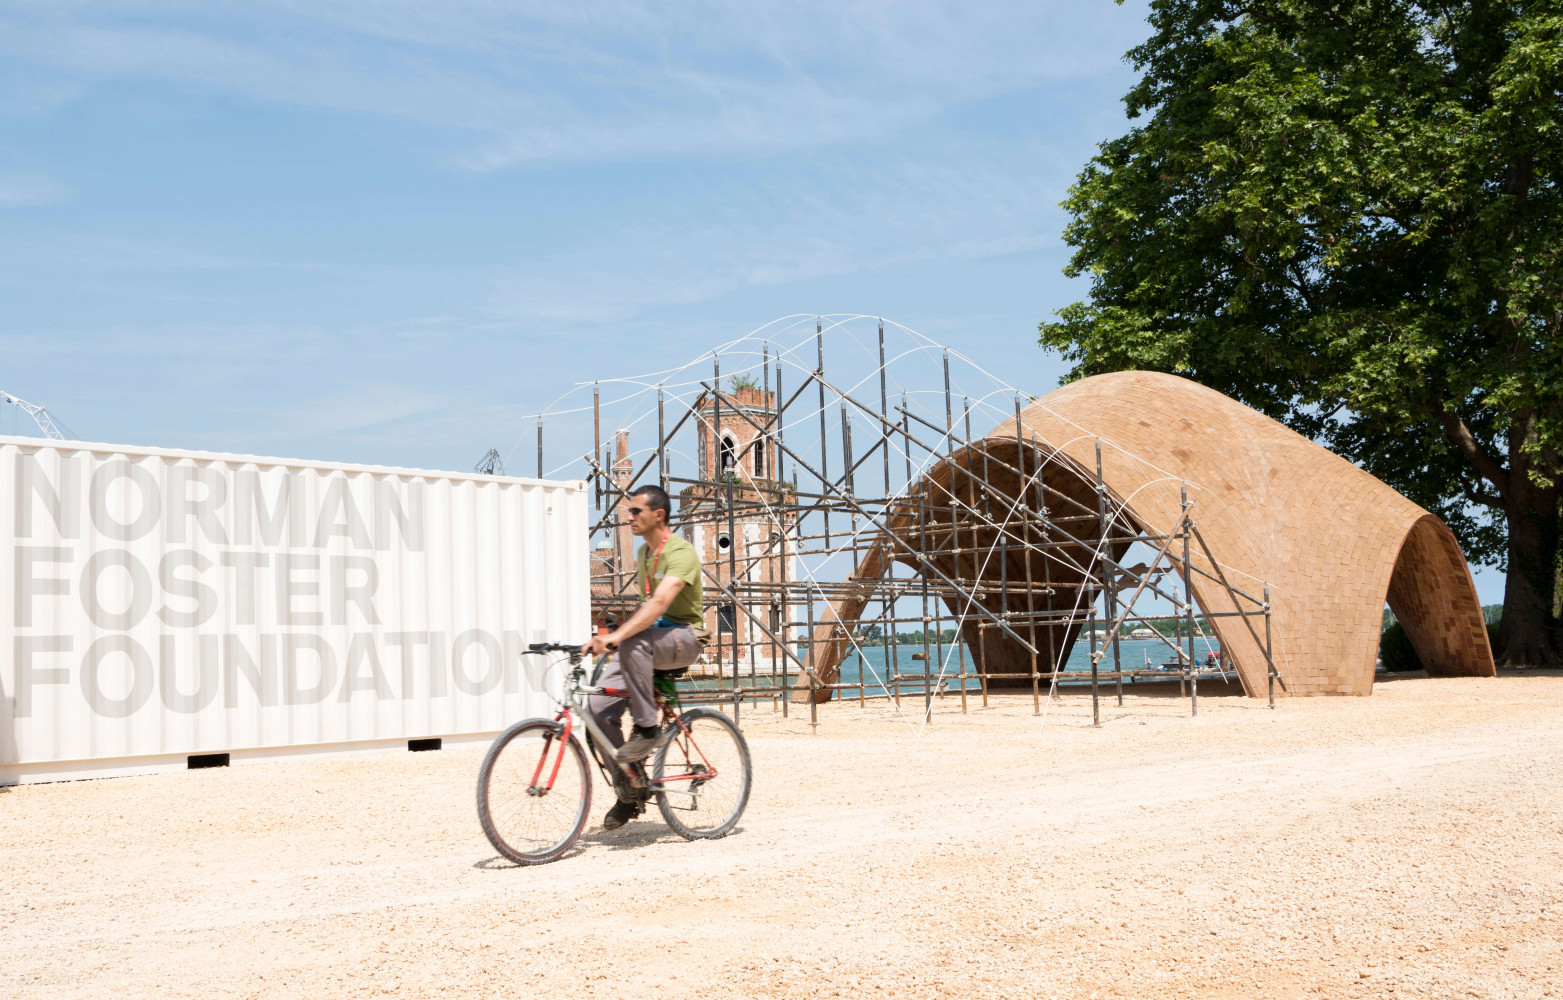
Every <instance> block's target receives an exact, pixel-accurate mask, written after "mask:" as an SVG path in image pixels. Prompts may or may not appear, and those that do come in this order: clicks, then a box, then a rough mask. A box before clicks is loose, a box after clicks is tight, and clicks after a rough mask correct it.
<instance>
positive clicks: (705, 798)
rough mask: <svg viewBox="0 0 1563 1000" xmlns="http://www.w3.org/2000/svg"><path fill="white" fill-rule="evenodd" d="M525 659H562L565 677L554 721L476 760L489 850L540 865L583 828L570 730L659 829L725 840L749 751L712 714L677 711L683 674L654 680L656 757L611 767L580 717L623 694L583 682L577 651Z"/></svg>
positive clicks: (525, 728) (584, 786) (586, 790)
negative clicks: (652, 813)
mask: <svg viewBox="0 0 1563 1000" xmlns="http://www.w3.org/2000/svg"><path fill="white" fill-rule="evenodd" d="M528 652H529V653H533V654H536V655H546V654H548V653H556V652H557V653H567V654H568V655H569V662H570V672H569V675H568V676H567V678H566V679H565V686H564V692H563V694H562V696H561V697H560V699H559V712H558V714H556V715H555V716H554V717H553V718H552V719H542V718H538V719H525V720H523V721H521V722H518V723H516V724H515V725H513V726H511V727H510V728H509V729H507V730H505V731H504V732H503V733H500V734H499V737H498V738H497V739H495V740H494V744H493V746H491V747H489V751H488V755H487V756H485V757H484V758H483V766H482V767H481V768H480V769H479V770H478V820H479V822H481V823H482V824H483V832H484V833H485V834H486V835H487V836H488V839H489V843H491V844H493V845H494V849H495V850H497V851H498V852H499V853H500V854H502V855H504V856H505V857H506V858H509V859H510V860H511V861H514V862H515V863H516V864H518V865H540V864H544V863H546V862H549V861H554V860H556V859H558V858H560V857H562V856H563V855H564V853H565V852H566V851H568V850H569V849H570V846H571V845H572V844H574V843H575V841H576V839H577V838H578V837H580V835H581V831H583V830H584V829H586V821H587V814H588V813H589V811H590V810H591V804H592V777H591V771H590V770H589V769H588V768H587V766H586V754H585V752H583V751H582V749H581V741H580V736H579V733H578V730H577V727H578V726H584V727H585V729H586V731H587V733H588V740H587V742H588V744H589V745H590V747H591V750H592V756H593V758H594V759H595V760H596V762H597V766H598V768H599V769H601V771H602V774H603V777H604V778H605V779H606V780H607V781H608V783H609V784H610V785H611V786H613V787H614V788H615V789H616V790H618V791H619V793H620V797H621V798H622V797H626V796H628V797H632V798H636V799H639V800H640V801H642V802H649V801H650V800H652V799H655V800H656V803H657V808H658V809H659V810H661V812H662V818H663V819H664V820H666V821H667V824H668V826H670V827H672V828H673V831H674V832H675V833H677V834H678V835H679V836H681V837H683V838H685V839H686V840H714V839H716V838H717V837H725V836H726V835H727V834H728V833H730V832H731V831H732V829H733V827H734V826H736V825H737V823H738V818H739V817H740V816H742V815H743V811H744V806H746V805H748V803H749V783H750V780H751V778H752V771H751V768H750V765H749V745H748V743H746V742H745V741H744V738H743V734H742V733H740V732H739V731H738V727H737V726H736V725H734V724H733V721H732V720H731V719H729V718H728V717H727V716H725V715H723V714H722V713H721V712H718V711H716V710H715V709H710V708H691V709H689V710H688V711H686V712H683V713H682V714H680V713H679V712H678V711H677V709H678V692H677V690H676V689H675V687H674V685H673V683H672V682H673V681H674V680H676V679H677V677H679V676H682V675H683V673H684V671H683V670H680V671H675V672H673V673H663V674H659V675H658V683H657V707H658V710H659V711H660V712H661V713H662V723H663V731H662V736H661V738H660V739H659V740H658V742H657V746H656V749H654V750H653V751H652V753H651V756H650V757H649V758H648V760H647V762H646V763H644V764H642V763H636V764H619V763H618V762H616V761H615V760H614V759H613V751H612V746H613V744H612V743H610V742H609V741H608V739H607V737H606V736H605V735H604V734H603V732H602V731H601V729H600V728H599V727H598V725H597V723H596V721H595V720H594V719H593V718H592V717H591V714H590V713H589V712H587V711H586V699H587V698H589V697H591V696H592V695H594V694H603V695H608V696H610V697H613V696H617V697H621V698H622V697H625V696H626V695H627V694H628V692H626V691H624V690H622V689H618V688H602V687H594V686H592V685H591V684H588V683H586V680H585V678H586V666H585V664H584V663H583V662H582V660H583V657H582V656H581V647H580V646H579V645H570V644H568V643H533V644H532V645H531V646H530V647H528ZM598 662H599V664H600V663H601V662H602V661H598Z"/></svg>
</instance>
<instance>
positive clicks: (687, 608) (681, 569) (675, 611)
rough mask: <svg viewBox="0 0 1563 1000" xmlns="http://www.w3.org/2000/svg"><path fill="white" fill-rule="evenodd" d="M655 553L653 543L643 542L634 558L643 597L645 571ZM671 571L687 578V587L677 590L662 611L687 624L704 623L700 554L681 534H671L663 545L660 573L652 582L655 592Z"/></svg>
mask: <svg viewBox="0 0 1563 1000" xmlns="http://www.w3.org/2000/svg"><path fill="white" fill-rule="evenodd" d="M654 555H656V553H655V551H654V550H653V549H652V547H651V546H650V545H642V546H641V547H640V554H639V555H637V556H636V557H635V565H636V566H637V567H638V570H637V573H636V577H637V580H638V582H639V584H640V597H641V599H642V600H645V599H646V574H647V573H648V572H649V571H650V566H651V559H652V556H654ZM670 573H671V574H672V575H674V576H676V577H678V578H679V579H680V580H683V581H684V589H683V590H680V591H679V592H678V596H677V597H675V598H673V603H672V604H669V605H668V609H667V611H665V612H663V614H665V615H667V617H669V618H671V619H673V620H674V621H676V622H679V623H681V624H684V625H699V624H701V619H702V618H703V617H704V611H703V609H702V607H701V605H702V604H703V603H704V592H705V588H704V587H702V586H701V585H700V557H699V556H697V555H695V547H694V546H693V545H690V544H689V543H688V542H686V541H684V539H683V538H681V537H680V536H678V535H669V536H668V540H667V544H666V545H664V546H662V555H661V557H659V558H658V559H657V576H656V579H654V580H652V581H651V592H652V593H653V594H655V593H656V592H657V585H658V584H660V583H661V582H662V578H663V577H665V576H667V575H668V574H670Z"/></svg>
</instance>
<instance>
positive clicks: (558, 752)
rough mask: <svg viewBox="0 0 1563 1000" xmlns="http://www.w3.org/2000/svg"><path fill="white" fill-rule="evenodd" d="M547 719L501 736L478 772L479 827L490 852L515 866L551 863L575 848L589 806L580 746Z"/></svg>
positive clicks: (528, 722)
mask: <svg viewBox="0 0 1563 1000" xmlns="http://www.w3.org/2000/svg"><path fill="white" fill-rule="evenodd" d="M563 733H564V727H563V726H562V725H560V724H559V723H557V722H551V721H549V720H547V719H528V720H526V721H524V722H518V723H516V724H515V725H513V726H511V727H510V728H509V729H507V730H505V731H504V732H503V733H500V734H499V738H498V739H496V740H494V745H493V746H491V747H489V749H488V755H487V756H485V757H484V758H483V766H482V767H481V768H479V769H478V822H480V823H482V824H483V833H484V834H485V835H487V837H488V842H489V843H491V844H493V845H494V850H496V851H498V852H499V853H500V854H502V855H504V856H505V857H507V858H509V859H510V860H511V861H514V862H515V863H516V864H518V865H540V864H543V863H545V862H548V861H553V860H554V859H556V858H558V857H559V856H561V855H562V854H564V852H565V851H568V850H569V849H570V845H571V844H573V843H575V840H576V838H577V837H579V836H580V835H581V831H582V830H583V829H585V827H586V814H587V812H588V811H589V810H590V809H591V805H592V779H591V772H590V771H588V770H587V769H586V755H585V754H584V753H582V752H581V741H580V740H578V739H576V738H575V735H574V734H573V733H572V734H571V735H570V738H569V740H564V739H561V737H562V735H563Z"/></svg>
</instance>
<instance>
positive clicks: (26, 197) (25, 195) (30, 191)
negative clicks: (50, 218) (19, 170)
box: [0, 173, 70, 208]
mask: <svg viewBox="0 0 1563 1000" xmlns="http://www.w3.org/2000/svg"><path fill="white" fill-rule="evenodd" d="M69 194H70V191H69V189H67V188H66V187H65V185H64V184H61V183H60V182H59V181H57V180H55V179H54V178H52V177H46V176H44V175H42V174H5V173H0V208H22V207H26V206H30V205H49V204H53V203H54V202H57V201H63V200H64V199H65V198H66V197H67V196H68V195H69Z"/></svg>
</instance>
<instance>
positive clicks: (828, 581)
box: [511, 316, 1284, 725]
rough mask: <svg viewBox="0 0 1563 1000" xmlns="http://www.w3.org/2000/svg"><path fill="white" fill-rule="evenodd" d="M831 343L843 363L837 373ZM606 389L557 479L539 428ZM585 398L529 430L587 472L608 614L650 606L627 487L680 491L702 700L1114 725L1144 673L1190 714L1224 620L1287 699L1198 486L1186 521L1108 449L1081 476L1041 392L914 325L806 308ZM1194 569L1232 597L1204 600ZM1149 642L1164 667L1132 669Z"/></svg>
mask: <svg viewBox="0 0 1563 1000" xmlns="http://www.w3.org/2000/svg"><path fill="white" fill-rule="evenodd" d="M887 327H888V332H889V343H887ZM827 349H829V353H830V354H831V355H833V356H837V357H839V358H840V360H839V361H835V362H834V363H833V365H832V367H831V368H829V369H828V368H827V366H826V359H827V353H828V351H827ZM952 359H953V362H954V366H953V367H954V372H953V374H952ZM838 367H839V370H838ZM724 368H725V371H726V375H725V376H724ZM588 390H589V391H590V404H589V414H590V424H591V439H592V450H591V452H590V453H588V454H586V455H585V456H584V457H583V458H582V459H579V460H572V461H571V462H569V463H566V465H564V466H562V467H559V468H556V469H547V468H545V464H544V450H543V449H544V442H545V438H550V437H551V436H552V435H553V434H559V433H563V434H564V435H565V436H573V435H579V434H581V433H582V432H583V431H584V429H585V428H584V426H583V424H584V420H583V418H584V417H585V416H586V414H587V412H588V407H587V406H586V405H585V403H584V393H585V392H586V391H588ZM578 392H579V393H580V395H576V394H574V393H572V394H567V396H566V398H565V399H562V400H560V401H558V402H557V403H556V404H555V405H554V406H553V407H550V409H549V410H548V411H547V412H545V413H543V414H540V415H539V416H538V417H537V418H536V449H537V471H538V475H539V477H543V476H544V475H545V474H546V475H559V474H561V473H564V472H567V471H569V470H572V469H574V470H579V472H580V474H581V475H583V477H584V478H587V479H588V480H589V481H590V484H591V488H592V496H593V504H594V510H595V523H594V524H593V526H592V529H591V530H592V534H593V537H594V538H595V539H598V541H597V543H596V546H595V549H594V554H593V569H592V575H593V595H592V606H593V613H594V616H596V619H597V620H598V621H599V622H602V621H607V620H611V619H612V618H613V617H615V616H621V615H624V614H626V613H628V612H629V611H630V610H631V609H632V608H633V607H634V606H635V605H636V604H637V603H638V600H639V596H638V594H637V593H636V587H635V579H634V573H633V569H634V562H633V551H634V546H633V543H634V539H633V538H632V536H631V535H630V534H629V531H628V526H627V519H626V517H625V514H624V508H625V506H626V502H627V501H628V499H629V497H630V494H631V493H632V491H633V490H634V489H635V487H637V486H640V485H644V484H647V483H656V484H657V485H659V486H661V487H662V488H663V489H665V490H667V491H668V492H669V493H670V494H673V495H675V496H676V497H677V498H678V500H679V504H678V507H677V509H676V511H675V514H674V529H675V530H676V531H680V532H682V533H683V534H684V536H685V537H687V538H689V539H690V540H691V541H693V542H695V543H696V548H697V551H699V552H700V553H701V557H702V561H703V573H704V584H705V587H704V591H705V602H706V614H707V619H708V625H709V626H710V627H711V628H712V631H713V635H714V638H713V641H712V642H711V644H710V645H709V646H707V647H706V649H705V653H704V655H703V656H702V658H701V661H700V663H699V664H697V666H696V668H695V669H694V670H693V671H692V673H691V675H690V678H689V679H688V680H687V681H686V684H688V685H689V686H690V688H691V691H690V694H689V697H690V698H691V699H692V700H705V701H710V702H716V703H719V704H722V705H724V706H726V707H728V708H729V710H730V711H731V712H732V714H734V715H735V716H739V717H741V713H742V711H743V708H744V706H745V704H749V705H751V706H753V705H755V704H757V703H758V704H765V703H769V705H770V706H771V707H772V708H773V709H777V710H779V711H781V712H783V713H789V712H791V711H793V710H794V709H795V708H799V707H801V706H803V705H806V706H807V707H808V712H809V719H810V721H811V722H817V721H818V713H819V706H820V705H821V704H822V703H825V702H828V701H830V700H831V699H833V698H841V699H852V698H855V699H856V700H857V701H858V703H859V704H863V705H866V703H867V701H868V700H869V699H883V700H886V701H889V702H891V703H893V704H894V705H895V706H896V708H897V709H898V710H901V709H903V707H904V706H903V703H904V702H905V703H910V704H911V705H916V706H918V708H919V711H920V713H921V714H922V716H923V719H924V720H925V721H926V720H927V719H929V718H931V716H932V713H933V712H934V709H935V706H936V705H937V704H940V703H944V704H948V705H949V706H950V707H951V708H953V707H954V705H955V703H956V702H957V701H958V703H959V710H960V711H962V712H966V711H968V710H969V706H970V705H971V703H973V702H979V701H980V703H981V704H982V705H984V706H986V705H987V704H988V700H989V697H990V693H992V692H997V691H1025V692H1029V694H1030V698H1031V701H1032V705H1033V711H1034V712H1035V713H1036V714H1038V715H1041V714H1042V712H1043V704H1044V698H1046V699H1048V700H1049V701H1051V699H1052V698H1053V697H1054V696H1055V695H1056V694H1057V693H1058V692H1059V690H1060V686H1061V685H1063V686H1067V687H1069V688H1070V689H1072V690H1078V691H1082V692H1083V691H1084V689H1085V688H1086V687H1087V686H1088V687H1089V691H1090V696H1091V715H1092V724H1093V725H1099V724H1100V722H1101V717H1102V701H1103V699H1104V698H1116V700H1117V704H1119V705H1122V704H1124V685H1125V683H1126V682H1127V683H1129V684H1131V685H1136V684H1157V683H1166V684H1171V683H1174V682H1175V683H1176V684H1177V685H1178V688H1179V694H1180V696H1182V697H1186V698H1187V699H1188V702H1189V706H1190V711H1191V712H1192V713H1193V714H1195V715H1197V714H1198V711H1199V685H1200V682H1201V681H1202V680H1204V681H1206V682H1207V684H1208V683H1209V682H1210V681H1211V680H1215V679H1219V680H1221V681H1223V682H1229V675H1232V674H1234V673H1235V669H1234V667H1233V666H1232V665H1231V663H1230V661H1229V659H1227V660H1224V659H1221V658H1220V657H1221V651H1220V650H1217V649H1215V648H1214V646H1213V645H1212V643H1211V636H1209V635H1207V634H1206V631H1207V629H1208V630H1209V631H1211V632H1216V633H1219V632H1220V631H1222V630H1224V629H1226V628H1239V629H1243V630H1245V631H1246V633H1247V634H1248V635H1249V636H1250V637H1251V638H1252V640H1253V643H1254V646H1255V648H1257V649H1259V650H1262V655H1263V658H1264V675H1263V676H1264V677H1265V678H1266V681H1265V684H1266V688H1267V690H1266V691H1264V692H1257V691H1252V690H1248V691H1247V693H1248V694H1250V695H1258V694H1264V695H1265V696H1266V697H1267V698H1268V701H1269V704H1270V706H1271V707H1274V704H1275V692H1276V686H1277V684H1278V682H1279V683H1281V684H1282V686H1283V690H1284V680H1283V678H1282V677H1281V676H1280V674H1278V672H1277V670H1276V666H1275V661H1274V658H1273V656H1272V651H1271V641H1270V634H1271V629H1270V614H1271V610H1270V599H1269V589H1268V587H1267V586H1265V585H1264V584H1263V582H1262V581H1257V582H1253V583H1250V582H1249V581H1248V580H1246V579H1244V580H1241V581H1239V582H1241V583H1243V584H1244V586H1237V585H1235V584H1234V582H1233V580H1232V578H1231V575H1229V573H1228V572H1227V571H1226V570H1225V569H1223V567H1222V565H1221V564H1220V563H1219V562H1218V561H1217V560H1216V559H1215V557H1214V556H1213V555H1212V553H1211V551H1210V548H1209V546H1208V545H1206V543H1205V539H1204V538H1203V537H1202V536H1201V534H1200V531H1199V524H1198V517H1197V512H1196V510H1195V505H1194V504H1193V503H1192V502H1191V501H1190V500H1189V491H1188V488H1187V485H1185V486H1184V488H1183V491H1182V497H1183V499H1182V504H1181V513H1180V516H1179V518H1178V520H1177V522H1176V524H1174V525H1171V526H1163V527H1162V528H1161V529H1159V530H1158V529H1156V528H1153V527H1152V526H1151V525H1147V524H1143V523H1140V521H1139V520H1137V518H1136V516H1135V515H1134V513H1133V512H1132V511H1131V510H1130V508H1129V505H1128V503H1127V501H1126V499H1125V498H1122V497H1118V496H1115V495H1114V494H1113V493H1112V491H1111V490H1109V489H1108V487H1107V485H1106V484H1105V482H1104V480H1103V476H1102V458H1101V456H1102V448H1103V447H1104V444H1103V442H1101V441H1097V442H1095V451H1096V463H1095V468H1094V469H1092V468H1089V467H1082V464H1081V463H1080V462H1078V461H1076V460H1075V459H1073V458H1071V457H1070V456H1068V455H1066V454H1065V453H1064V452H1063V451H1062V450H1061V448H1058V447H1053V446H1050V445H1048V444H1047V443H1045V442H1041V441H1038V440H1037V439H1036V437H1035V436H1034V434H1031V433H1030V432H1029V431H1028V429H1027V427H1026V424H1025V422H1024V420H1023V419H1022V409H1023V406H1024V405H1025V404H1026V402H1027V397H1024V396H1022V395H1021V394H1020V393H1019V392H1017V391H1016V390H1015V389H1014V388H1013V387H1011V386H1008V385H1006V384H1004V383H1003V381H1002V380H1000V379H998V378H996V377H995V376H993V375H991V374H990V373H987V372H984V371H982V370H981V369H980V368H978V367H977V366H975V365H973V364H972V363H971V362H970V361H969V360H967V359H965V358H964V357H962V356H961V355H960V354H959V353H958V352H955V351H952V350H950V349H948V348H945V347H943V346H940V345H937V344H934V343H932V342H930V341H928V340H927V339H926V338H923V337H921V336H920V335H918V334H916V333H915V332H913V331H910V330H907V329H906V328H904V327H901V326H899V325H897V324H894V323H890V324H887V323H886V322H885V321H884V320H882V319H878V318H876V317H865V316H831V317H815V316H802V317H788V318H786V319H783V320H778V321H776V322H775V323H773V324H769V325H768V326H767V327H764V328H762V329H761V330H759V331H756V332H755V333H753V334H751V335H749V336H747V337H745V338H742V339H740V340H738V341H735V342H733V343H730V344H725V345H722V346H721V347H719V348H717V349H716V350H714V351H712V352H711V353H709V354H707V355H705V356H704V357H703V358H702V359H700V360H698V361H696V362H694V363H692V364H691V365H687V366H684V367H683V368H679V369H674V370H670V371H664V372H660V373H657V374H655V375H651V376H642V377H637V378H628V379H615V380H602V381H600V382H597V383H589V384H587V385H583V386H581V387H579V390H578ZM605 393H606V397H607V398H605ZM605 420H606V423H605ZM548 424H554V425H557V426H558V430H556V431H554V432H552V433H545V426H546V425H548ZM974 424H975V426H976V427H977V428H979V430H980V429H982V428H989V427H994V428H995V429H993V430H990V431H986V432H984V433H977V434H974V433H973V427H974ZM995 425H997V426H996V427H995ZM605 426H611V427H613V428H614V430H613V433H612V440H611V441H610V440H608V438H607V437H606V436H605V434H604V428H605ZM632 444H633V445H635V446H636V447H632ZM520 447H521V446H520V445H518V446H517V449H519V448H520ZM1107 447H1112V445H1111V444H1108V445H1107ZM571 450H572V451H573V449H571ZM514 455H515V451H514V450H513V451H512V458H513V457H514ZM577 462H578V463H579V464H577ZM511 467H512V468H514V467H515V465H514V463H512V465H511ZM1145 553H1151V555H1150V557H1149V559H1148V560H1145V559H1142V560H1141V561H1140V562H1138V563H1136V564H1135V565H1132V566H1131V565H1129V562H1130V561H1131V560H1132V559H1133V558H1134V557H1135V556H1136V555H1137V554H1140V555H1143V554H1145ZM1196 581H1200V582H1201V593H1203V594H1204V595H1205V596H1206V598H1207V601H1206V603H1207V604H1211V605H1216V606H1211V607H1198V601H1197V600H1196V597H1195V592H1194V585H1195V582H1196ZM1211 595H1215V596H1216V600H1210V597H1211ZM903 628H904V629H908V631H902V630H903ZM1131 633H1132V634H1134V635H1135V636H1136V637H1144V638H1149V639H1150V640H1151V641H1152V642H1153V643H1155V644H1156V646H1157V647H1158V648H1162V649H1165V650H1166V657H1167V659H1166V660H1165V662H1161V663H1155V664H1151V663H1149V662H1147V663H1145V664H1142V665H1140V666H1135V665H1132V664H1127V663H1126V662H1125V661H1124V657H1123V652H1122V644H1123V641H1124V640H1125V639H1126V638H1127V637H1128V636H1130V634H1131ZM1082 638H1083V639H1084V640H1085V649H1084V655H1081V654H1073V655H1072V651H1073V650H1074V649H1075V647H1076V645H1077V641H1078V640H1080V639H1082ZM1201 639H1202V640H1203V641H1204V642H1205V643H1206V647H1207V651H1206V660H1205V663H1203V664H1202V663H1201V662H1200V660H1199V651H1198V649H1197V648H1196V642H1197V641H1199V640H1201ZM875 650H877V651H879V652H877V653H872V652H871V651H875ZM1147 660H1148V657H1147ZM853 666H855V668H856V670H855V675H856V676H855V679H854V678H853V677H851V676H849V671H847V670H846V669H844V668H848V667H853ZM1239 676H1240V675H1239ZM1244 683H1245V687H1247V686H1249V685H1248V684H1247V682H1244ZM919 703H920V705H919Z"/></svg>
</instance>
